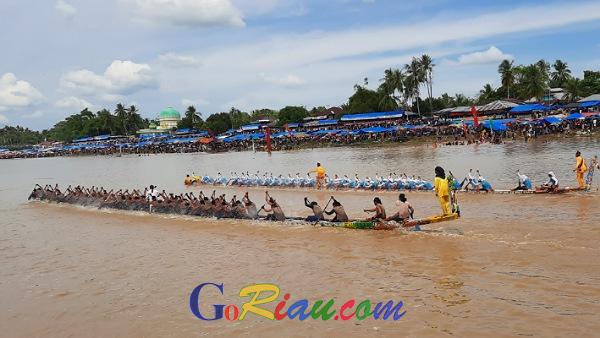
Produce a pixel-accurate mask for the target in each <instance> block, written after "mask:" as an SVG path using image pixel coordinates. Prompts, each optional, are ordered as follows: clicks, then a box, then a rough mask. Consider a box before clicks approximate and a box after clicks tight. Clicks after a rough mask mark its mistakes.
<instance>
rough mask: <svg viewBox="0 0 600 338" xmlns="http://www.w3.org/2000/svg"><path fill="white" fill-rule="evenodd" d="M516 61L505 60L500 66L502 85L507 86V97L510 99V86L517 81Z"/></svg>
mask: <svg viewBox="0 0 600 338" xmlns="http://www.w3.org/2000/svg"><path fill="white" fill-rule="evenodd" d="M513 63H514V61H510V60H503V61H502V62H501V63H500V65H499V66H498V73H500V79H501V82H502V86H503V87H505V88H506V93H507V94H506V98H507V99H510V87H511V86H512V85H513V84H514V83H515V72H514V68H513Z"/></svg>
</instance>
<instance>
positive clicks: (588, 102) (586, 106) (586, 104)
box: [579, 101, 600, 108]
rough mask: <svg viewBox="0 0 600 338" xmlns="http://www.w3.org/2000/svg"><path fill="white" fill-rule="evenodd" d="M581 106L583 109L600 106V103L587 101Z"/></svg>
mask: <svg viewBox="0 0 600 338" xmlns="http://www.w3.org/2000/svg"><path fill="white" fill-rule="evenodd" d="M579 106H580V107H582V108H588V107H594V106H600V101H586V102H581V103H580V104H579Z"/></svg>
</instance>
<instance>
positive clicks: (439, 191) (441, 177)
mask: <svg viewBox="0 0 600 338" xmlns="http://www.w3.org/2000/svg"><path fill="white" fill-rule="evenodd" d="M433 186H434V187H435V195H436V196H437V198H438V200H439V202H440V206H441V207H442V213H443V214H444V215H450V214H451V213H452V208H451V207H450V193H449V189H448V180H447V179H446V173H445V172H444V169H443V168H442V167H435V181H434V183H433Z"/></svg>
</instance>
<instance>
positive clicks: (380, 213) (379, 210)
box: [363, 197, 386, 221]
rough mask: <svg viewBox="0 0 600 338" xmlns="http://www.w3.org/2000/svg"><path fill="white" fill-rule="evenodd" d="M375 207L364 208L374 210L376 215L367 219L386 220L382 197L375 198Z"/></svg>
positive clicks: (365, 210) (367, 210)
mask: <svg viewBox="0 0 600 338" xmlns="http://www.w3.org/2000/svg"><path fill="white" fill-rule="evenodd" d="M373 204H374V207H373V208H371V209H364V210H363V211H364V212H374V213H375V215H373V216H372V217H369V218H367V219H366V220H367V221H380V220H385V219H386V216H385V208H384V207H383V203H381V199H380V198H379V197H375V198H374V199H373Z"/></svg>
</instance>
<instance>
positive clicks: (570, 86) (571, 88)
mask: <svg viewBox="0 0 600 338" xmlns="http://www.w3.org/2000/svg"><path fill="white" fill-rule="evenodd" d="M564 89H565V97H564V100H566V101H571V102H573V101H575V100H577V99H579V98H580V97H581V96H582V94H583V91H582V88H581V80H580V79H578V78H576V77H572V78H569V79H568V80H567V81H566V82H565V86H564Z"/></svg>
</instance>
